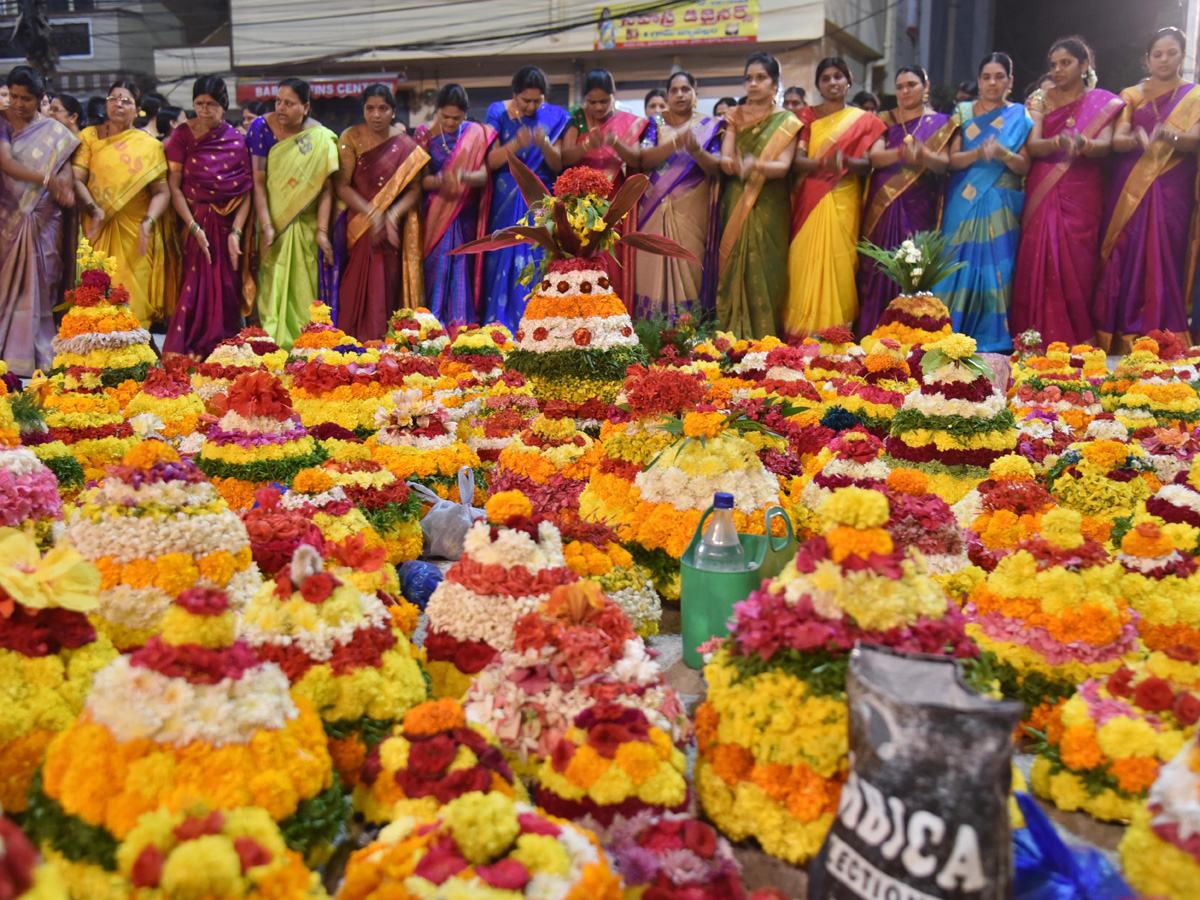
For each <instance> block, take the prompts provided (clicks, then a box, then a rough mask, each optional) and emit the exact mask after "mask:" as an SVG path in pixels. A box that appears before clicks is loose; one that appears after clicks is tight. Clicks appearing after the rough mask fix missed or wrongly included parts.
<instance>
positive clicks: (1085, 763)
mask: <svg viewBox="0 0 1200 900" xmlns="http://www.w3.org/2000/svg"><path fill="white" fill-rule="evenodd" d="M1058 756H1059V758H1060V759H1061V760H1062V761H1063V765H1064V766H1067V767H1068V768H1071V769H1075V770H1076V771H1080V772H1081V771H1085V770H1087V769H1094V768H1096V767H1097V766H1098V765H1100V764H1101V763H1102V762H1104V754H1103V753H1102V752H1101V751H1100V745H1099V744H1098V743H1096V729H1095V728H1094V727H1091V726H1086V725H1076V726H1074V727H1072V728H1068V729H1066V730H1065V731H1064V732H1063V736H1062V742H1061V743H1059V745H1058Z"/></svg>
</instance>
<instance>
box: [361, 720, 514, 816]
mask: <svg viewBox="0 0 1200 900" xmlns="http://www.w3.org/2000/svg"><path fill="white" fill-rule="evenodd" d="M473 791H477V792H480V793H484V794H486V793H489V792H491V791H495V792H497V793H499V794H502V795H503V796H505V797H509V798H515V799H517V800H528V799H529V797H528V794H527V792H526V790H525V787H524V785H522V784H521V782H520V781H519V780H517V778H516V777H515V776H514V775H513V772H512V769H511V768H509V765H508V763H506V762H505V761H504V757H503V756H502V755H501V753H500V746H499V744H498V743H497V741H496V738H495V737H494V736H493V735H492V734H491V733H490V732H488V730H487V729H486V728H484V727H483V726H481V725H475V724H470V723H468V722H467V718H466V714H465V713H464V712H463V708H462V704H461V703H459V701H457V700H452V699H450V698H444V699H442V700H427V701H425V702H424V703H422V704H420V705H418V706H414V707H413V708H412V709H410V710H409V711H408V712H407V713H406V714H405V716H404V720H403V721H402V722H399V723H397V724H396V726H395V727H394V728H393V729H392V732H391V734H389V735H388V736H387V737H385V738H384V739H383V740H382V741H380V742H379V743H378V744H376V745H375V747H374V748H373V749H372V750H371V752H370V753H369V754H368V755H367V759H366V762H364V763H363V769H362V777H361V778H360V779H359V782H358V785H357V786H356V787H355V789H354V808H355V810H356V811H358V812H361V813H362V814H363V817H364V818H365V819H366V820H367V821H368V822H381V823H387V822H392V821H394V820H395V819H398V818H400V817H401V816H412V817H414V818H417V819H436V818H437V816H438V812H439V810H440V809H441V808H442V807H443V806H445V805H446V804H447V803H449V802H451V801H452V800H456V799H457V798H459V797H461V796H463V795H464V794H469V793H471V792H473Z"/></svg>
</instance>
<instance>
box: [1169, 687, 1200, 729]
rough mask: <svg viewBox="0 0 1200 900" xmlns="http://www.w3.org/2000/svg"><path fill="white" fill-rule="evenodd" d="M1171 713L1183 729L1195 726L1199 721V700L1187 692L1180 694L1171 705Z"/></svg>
mask: <svg viewBox="0 0 1200 900" xmlns="http://www.w3.org/2000/svg"><path fill="white" fill-rule="evenodd" d="M1171 712H1172V713H1174V714H1175V718H1176V719H1177V720H1178V721H1179V724H1180V725H1182V726H1183V727H1184V728H1187V727H1189V726H1191V725H1195V724H1196V722H1197V721H1200V700H1197V699H1196V697H1195V696H1194V695H1192V694H1189V693H1188V692H1187V691H1183V692H1182V693H1180V695H1179V696H1178V697H1176V698H1175V702H1174V703H1172V704H1171Z"/></svg>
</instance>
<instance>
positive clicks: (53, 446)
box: [0, 389, 84, 500]
mask: <svg viewBox="0 0 1200 900" xmlns="http://www.w3.org/2000/svg"><path fill="white" fill-rule="evenodd" d="M10 416H11V421H10V418H9V417H10ZM14 434H16V435H17V436H18V437H17V440H14V439H13V435H14ZM18 445H20V446H22V447H26V448H28V449H29V452H31V453H32V454H33V455H34V456H35V457H36V458H37V459H38V460H39V461H40V462H41V463H42V464H43V465H45V466H46V468H48V469H49V470H50V471H51V472H52V473H53V474H54V477H55V479H56V480H57V481H58V486H57V487H58V493H59V496H60V497H61V498H62V499H64V500H69V499H70V498H71V497H73V496H74V495H75V493H76V492H78V490H79V489H80V488H82V487H83V485H84V475H83V466H81V465H80V464H79V460H77V459H76V458H75V457H74V456H73V455H72V454H71V449H70V448H69V447H68V446H67V445H66V444H65V443H63V442H62V440H60V439H58V438H55V437H54V436H52V435H51V434H50V429H49V428H48V427H47V426H46V422H45V420H44V419H43V418H42V405H41V399H40V397H39V396H38V393H37V391H35V390H32V389H31V390H28V391H25V392H24V393H21V394H15V395H12V396H11V402H5V401H4V400H0V449H2V448H4V447H14V448H15V447H17V446H18ZM17 477H20V476H17Z"/></svg>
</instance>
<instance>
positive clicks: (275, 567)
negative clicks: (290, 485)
mask: <svg viewBox="0 0 1200 900" xmlns="http://www.w3.org/2000/svg"><path fill="white" fill-rule="evenodd" d="M281 497H282V493H281V492H280V490H279V489H278V488H273V487H266V488H260V489H259V490H257V491H255V493H254V506H252V507H251V508H250V509H247V510H243V511H242V512H241V513H240V518H241V520H242V524H243V525H245V526H246V535H247V537H249V539H250V552H251V553H252V554H253V555H254V562H255V563H256V564H257V565H258V568H259V571H260V572H261V573H262V574H263V576H264V577H265V578H274V577H275V576H276V575H277V574H278V573H279V571H280V570H281V569H283V567H284V566H286V565H288V564H290V563H291V561H292V554H294V553H295V552H296V548H297V547H299V546H300V545H301V544H309V545H311V546H313V547H316V548H317V549H318V550H321V551H322V552H324V549H325V539H324V538H323V537H322V536H321V529H320V528H318V527H317V524H316V523H315V522H314V521H313V520H312V517H311V516H309V515H308V514H307V513H306V512H305V510H304V509H302V508H301V507H298V506H297V507H295V508H289V507H285V506H284V505H283V504H282V503H281V502H280V499H281Z"/></svg>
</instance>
